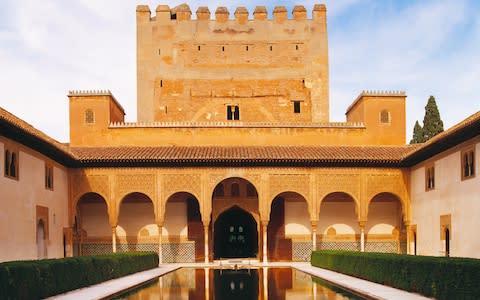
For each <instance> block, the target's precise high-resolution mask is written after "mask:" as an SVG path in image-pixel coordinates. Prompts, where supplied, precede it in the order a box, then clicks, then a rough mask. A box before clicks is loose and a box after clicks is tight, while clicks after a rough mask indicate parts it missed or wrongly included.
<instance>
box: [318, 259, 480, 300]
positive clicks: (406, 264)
mask: <svg viewBox="0 0 480 300" xmlns="http://www.w3.org/2000/svg"><path fill="white" fill-rule="evenodd" d="M311 264H312V265H313V266H316V267H320V268H324V269H329V270H332V271H336V272H339V273H343V274H347V275H351V276H355V277H358V278H362V279H366V280H369V281H373V282H377V283H381V284H384V285H389V286H392V287H395V288H399V289H402V290H406V291H410V292H415V293H419V294H422V295H424V296H427V297H434V298H436V299H480V260H479V259H473V258H453V257H452V258H449V257H432V256H413V255H400V254H389V253H367V252H350V251H336V250H321V251H314V252H312V257H311Z"/></svg>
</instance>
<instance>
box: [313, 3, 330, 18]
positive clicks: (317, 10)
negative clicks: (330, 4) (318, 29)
mask: <svg viewBox="0 0 480 300" xmlns="http://www.w3.org/2000/svg"><path fill="white" fill-rule="evenodd" d="M312 18H313V20H315V21H319V22H325V21H326V18H327V7H326V6H325V4H315V5H314V6H313V12H312Z"/></svg>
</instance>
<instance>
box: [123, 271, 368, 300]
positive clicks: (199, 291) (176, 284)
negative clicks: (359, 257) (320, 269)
mask: <svg viewBox="0 0 480 300" xmlns="http://www.w3.org/2000/svg"><path fill="white" fill-rule="evenodd" d="M116 299H138V300H145V299H168V300H170V299H227V300H234V299H242V300H250V299H255V300H265V299H314V300H321V299H329V300H340V299H363V298H361V297H358V296H356V295H353V294H350V293H348V292H346V291H343V290H341V289H339V288H338V287H335V286H332V285H329V284H328V283H326V282H323V281H321V280H319V279H317V278H312V277H311V276H310V275H308V274H305V273H303V272H301V271H298V270H295V269H291V268H259V269H239V270H233V269H209V268H204V269H189V268H183V269H180V270H177V271H175V272H172V273H169V274H166V275H164V276H162V277H160V278H159V279H158V280H156V281H154V282H152V283H150V284H148V285H145V286H143V287H142V288H141V289H138V290H135V291H133V292H131V293H129V294H127V295H124V296H121V297H118V298H116Z"/></svg>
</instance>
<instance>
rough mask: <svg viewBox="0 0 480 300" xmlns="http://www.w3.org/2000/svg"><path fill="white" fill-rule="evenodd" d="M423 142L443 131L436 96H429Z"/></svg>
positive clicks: (424, 120) (424, 119)
mask: <svg viewBox="0 0 480 300" xmlns="http://www.w3.org/2000/svg"><path fill="white" fill-rule="evenodd" d="M422 132H423V142H426V141H428V140H429V139H431V138H432V137H434V136H436V135H437V134H439V133H440V132H443V121H442V119H441V118H440V112H439V111H438V107H437V103H436V102H435V97H433V96H430V98H428V102H427V106H425V116H424V117H423V128H422Z"/></svg>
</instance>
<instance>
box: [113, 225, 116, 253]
mask: <svg viewBox="0 0 480 300" xmlns="http://www.w3.org/2000/svg"><path fill="white" fill-rule="evenodd" d="M112 251H113V253H116V252H117V226H112Z"/></svg>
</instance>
